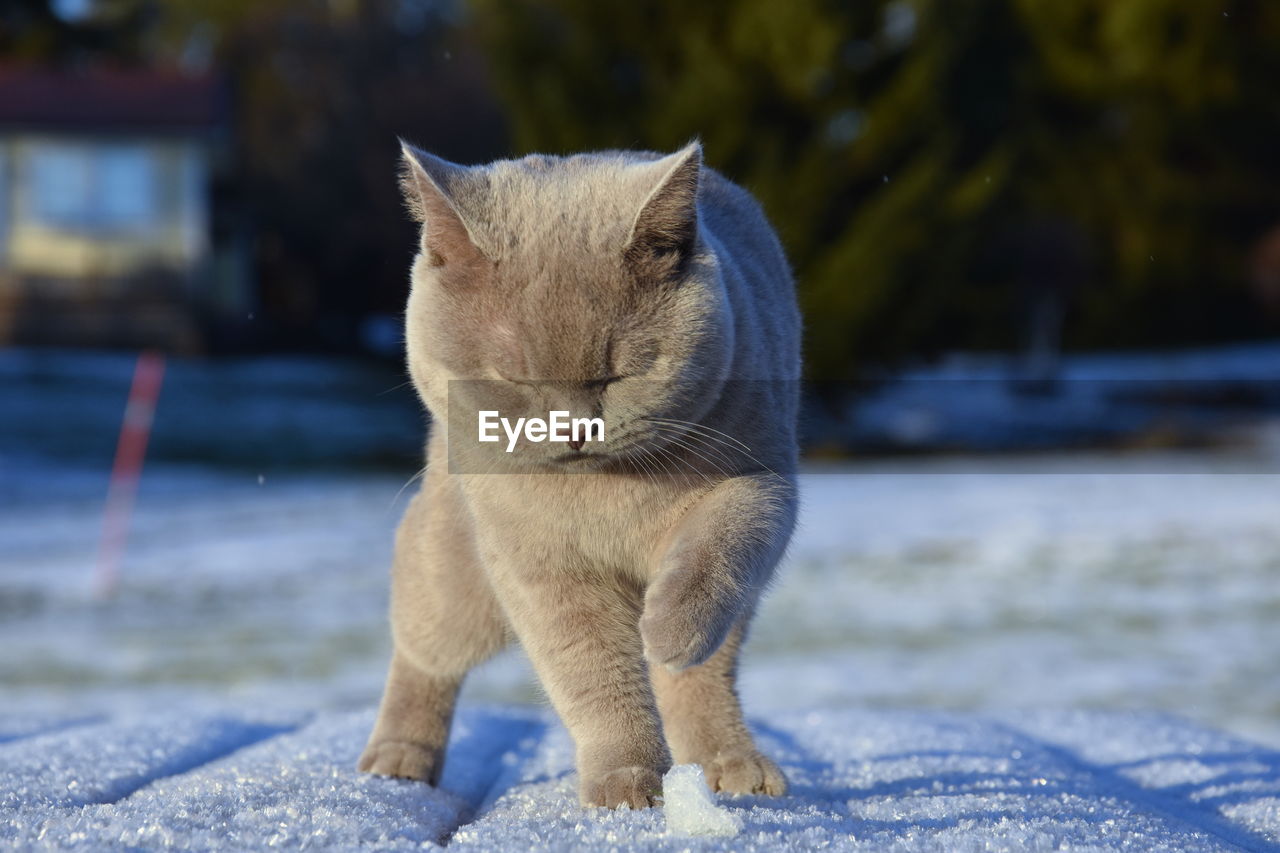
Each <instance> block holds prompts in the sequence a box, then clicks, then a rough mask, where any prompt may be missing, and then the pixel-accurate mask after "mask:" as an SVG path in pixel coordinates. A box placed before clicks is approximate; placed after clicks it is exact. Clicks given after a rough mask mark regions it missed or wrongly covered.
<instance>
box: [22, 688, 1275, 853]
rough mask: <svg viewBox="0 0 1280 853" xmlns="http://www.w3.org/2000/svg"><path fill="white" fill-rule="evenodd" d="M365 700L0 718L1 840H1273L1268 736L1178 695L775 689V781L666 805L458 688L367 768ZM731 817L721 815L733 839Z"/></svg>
mask: <svg viewBox="0 0 1280 853" xmlns="http://www.w3.org/2000/svg"><path fill="white" fill-rule="evenodd" d="M371 723H372V712H371V711H358V712H324V713H319V714H309V715H302V716H294V717H286V716H274V717H263V716H262V715H261V714H255V713H248V712H243V711H242V712H240V713H238V714H237V713H232V712H226V711H224V712H220V713H218V714H213V715H210V714H202V713H190V712H186V711H172V710H165V711H151V712H145V713H136V714H129V715H121V716H118V717H114V716H113V717H107V718H104V719H100V720H96V721H85V720H72V721H63V722H59V721H57V720H52V719H51V720H48V721H46V727H45V729H44V730H40V729H33V728H32V725H31V721H30V720H29V719H28V720H14V721H13V722H9V721H7V720H6V719H4V718H0V739H4V742H2V743H0V790H3V792H4V794H3V799H2V800H0V804H2V805H0V845H3V846H5V847H9V848H14V849H35V848H39V849H82V850H124V849H139V848H141V849H159V848H164V849H174V850H209V849H217V848H221V849H264V848H268V847H270V848H278V849H286V850H292V849H342V850H358V849H368V850H374V849H377V850H413V849H422V848H424V847H430V846H433V845H436V844H442V843H448V845H449V846H450V847H456V848H458V849H462V850H477V851H505V850H546V851H552V850H567V851H572V850H583V851H586V850H600V849H620V850H621V849H625V850H637V851H667V850H671V851H676V850H722V849H733V850H735V851H756V850H760V851H764V850H813V849H830V850H907V849H910V850H939V851H942V850H1061V849H1089V850H1132V849H1141V850H1152V851H1162V850H1170V851H1172V850H1190V851H1217V850H1236V849H1241V848H1244V849H1263V848H1266V847H1268V846H1269V845H1274V844H1276V843H1280V754H1277V753H1275V752H1272V751H1269V750H1266V749H1263V748H1260V747H1258V746H1256V745H1254V744H1251V743H1249V742H1247V741H1243V740H1241V739H1238V738H1235V737H1231V736H1229V735H1224V734H1221V733H1217V732H1214V731H1211V730H1207V729H1204V728H1202V727H1198V726H1194V725H1192V724H1189V723H1186V722H1183V721H1180V720H1178V719H1176V718H1172V717H1162V716H1159V715H1151V714H1126V713H1107V712H1092V713H1085V712H1052V713H1050V712H1037V713H1022V714H1004V715H987V714H969V713H963V714H962V713H948V712H941V711H935V712H902V711H854V710H847V709H843V710H842V709H829V710H822V711H816V710H810V711H804V712H788V713H781V714H777V715H772V716H770V717H769V718H768V719H767V721H766V720H764V719H757V720H756V723H755V728H756V732H757V736H758V737H759V738H760V740H761V743H762V745H763V746H764V748H765V749H766V750H768V751H769V752H770V753H771V754H772V755H774V756H776V757H777V758H778V759H779V761H780V764H781V766H782V767H783V769H784V770H785V771H786V773H787V774H788V776H789V777H790V780H791V785H792V791H791V793H790V794H789V795H788V796H787V797H783V798H779V799H770V798H766V797H726V796H722V795H712V794H710V792H708V791H707V790H706V787H705V782H704V781H703V779H702V775H701V772H700V771H699V770H697V769H696V768H693V767H677V768H674V769H673V770H672V771H671V773H670V774H668V776H667V777H666V779H664V792H663V793H664V799H665V804H664V806H663V807H662V808H655V809H646V810H641V811H634V812H633V811H627V810H622V811H616V812H614V811H608V810H603V809H584V808H582V807H581V806H579V805H578V801H577V793H576V788H575V781H576V779H575V776H574V774H573V769H572V768H573V748H572V743H571V742H570V740H569V738H568V734H567V733H566V732H565V731H564V729H563V728H562V727H561V726H560V724H559V723H558V722H557V721H556V720H555V718H554V717H553V716H552V715H551V714H550V713H549V712H548V711H546V710H539V709H514V708H503V707H495V708H489V707H484V706H469V707H466V708H464V709H462V711H461V713H460V715H459V718H458V720H457V727H458V728H457V733H456V739H455V741H454V744H453V747H452V749H451V752H450V755H449V759H448V763H447V764H446V768H445V775H444V780H443V782H442V785H441V788H440V789H433V788H430V787H428V786H427V785H423V784H421V783H417V782H408V781H403V780H394V779H385V778H379V777H373V776H368V775H364V774H360V773H357V772H356V771H355V769H354V768H355V760H356V756H357V755H358V754H359V751H360V748H361V746H362V745H363V742H364V738H365V736H366V735H367V733H368V729H369V726H370V725H371ZM728 836H733V837H732V839H731V840H730V839H729V838H728Z"/></svg>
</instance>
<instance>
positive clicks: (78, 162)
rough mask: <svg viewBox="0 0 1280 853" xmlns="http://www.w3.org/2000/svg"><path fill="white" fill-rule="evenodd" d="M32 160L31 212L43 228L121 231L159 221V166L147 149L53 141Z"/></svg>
mask: <svg viewBox="0 0 1280 853" xmlns="http://www.w3.org/2000/svg"><path fill="white" fill-rule="evenodd" d="M29 157H30V159H29V163H30V172H29V174H30V181H29V182H28V187H29V191H30V194H31V200H30V210H31V214H32V216H33V217H34V218H35V219H36V220H37V221H39V222H41V223H42V224H45V225H51V226H55V227H58V228H74V229H80V230H116V229H136V228H142V227H146V226H147V225H150V224H151V223H152V222H154V221H155V219H156V194H157V180H156V168H155V165H156V164H155V161H154V160H153V159H152V156H151V154H150V152H149V151H148V150H147V149H146V147H145V146H142V145H99V146H95V145H73V144H66V143H54V144H45V145H42V146H41V147H40V148H37V149H35V150H33V151H32V152H31V153H30V155H29Z"/></svg>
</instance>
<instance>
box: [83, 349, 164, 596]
mask: <svg viewBox="0 0 1280 853" xmlns="http://www.w3.org/2000/svg"><path fill="white" fill-rule="evenodd" d="M163 381H164V356H163V355H162V354H160V353H158V352H152V351H146V352H143V353H142V354H141V355H139V356H138V364H137V367H135V368H134V370H133V384H132V385H131V386H130V387H129V402H128V403H127V404H126V405H125V409H124V420H123V422H122V423H121V425H120V442H119V443H118V444H117V445H116V461H115V464H114V465H112V467H111V483H110V485H109V486H108V487H107V507H106V510H105V511H104V512H103V517H102V541H101V543H99V546H98V565H97V568H96V569H95V571H94V584H93V585H94V593H95V595H96V597H98V598H100V599H103V598H110V597H111V596H112V595H114V594H115V591H116V586H117V584H118V583H119V580H120V561H121V559H122V558H123V557H124V547H125V542H126V540H127V539H128V537H129V519H130V518H131V517H132V515H133V504H134V501H135V500H136V498H137V496H138V481H139V479H141V476H142V462H143V460H144V459H145V458H146V455H147V441H148V440H149V439H150V438H151V424H152V421H153V420H154V419H155V413H156V399H157V398H158V397H159V396H160V383H161V382H163Z"/></svg>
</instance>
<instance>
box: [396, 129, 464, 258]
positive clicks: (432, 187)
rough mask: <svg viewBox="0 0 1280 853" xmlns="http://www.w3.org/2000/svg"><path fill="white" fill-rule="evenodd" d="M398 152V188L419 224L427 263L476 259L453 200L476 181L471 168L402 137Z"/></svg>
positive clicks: (462, 220)
mask: <svg viewBox="0 0 1280 853" xmlns="http://www.w3.org/2000/svg"><path fill="white" fill-rule="evenodd" d="M400 152H401V155H402V157H403V164H402V168H401V171H400V189H401V191H402V192H403V193H404V199H405V203H406V204H407V205H408V207H409V213H410V215H412V216H413V218H414V219H415V220H417V221H418V222H421V223H422V250H423V252H425V253H426V255H427V262H428V263H429V264H430V265H431V266H433V267H438V266H444V265H445V264H452V263H455V262H458V261H469V260H475V259H477V258H479V257H480V254H481V253H480V250H479V249H478V248H477V247H476V244H475V240H474V239H473V238H472V236H471V232H470V230H469V229H468V227H467V224H466V221H465V220H464V219H463V216H462V214H461V213H459V211H458V205H457V202H456V201H455V198H456V197H457V196H458V195H459V194H461V193H465V192H466V191H467V189H468V188H469V187H470V186H471V184H473V183H474V182H475V180H476V176H475V174H474V170H472V169H469V168H467V167H466V166H459V165H458V164H457V163H450V162H449V161H448V160H444V159H442V158H440V157H437V156H435V155H434V154H428V153H427V152H426V151H423V150H422V149H420V148H415V147H414V146H412V145H410V144H409V143H407V142H405V141H404V140H403V139H402V140H400Z"/></svg>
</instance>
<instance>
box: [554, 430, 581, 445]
mask: <svg viewBox="0 0 1280 853" xmlns="http://www.w3.org/2000/svg"><path fill="white" fill-rule="evenodd" d="M556 438H563V439H565V440H566V441H567V442H568V443H569V447H571V448H573V449H574V450H581V449H582V445H584V444H585V443H586V439H585V438H574V437H573V431H572V430H571V429H570V428H569V427H567V426H562V427H560V428H559V429H557V430H556Z"/></svg>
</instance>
